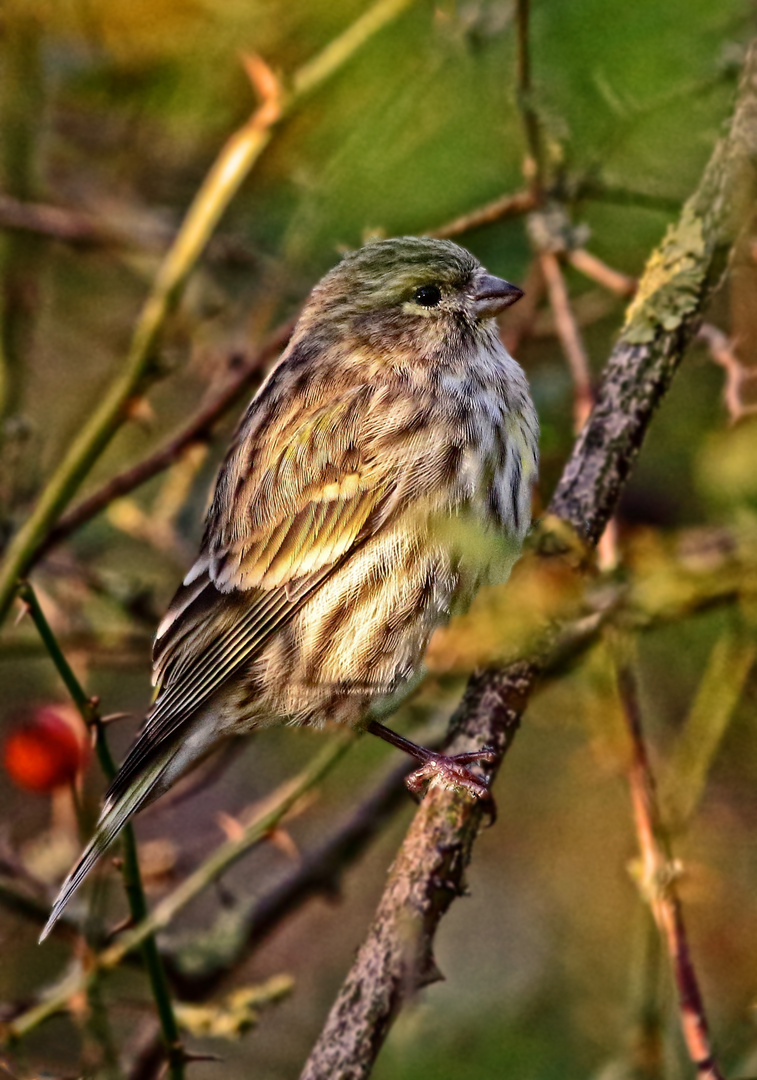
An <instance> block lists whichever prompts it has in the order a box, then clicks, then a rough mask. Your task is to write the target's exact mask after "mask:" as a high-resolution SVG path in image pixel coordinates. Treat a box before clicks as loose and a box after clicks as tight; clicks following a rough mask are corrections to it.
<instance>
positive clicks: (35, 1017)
mask: <svg viewBox="0 0 757 1080" xmlns="http://www.w3.org/2000/svg"><path fill="white" fill-rule="evenodd" d="M354 740H355V735H354V733H353V732H351V731H350V732H345V733H342V734H340V735H339V736H338V737H336V738H335V739H333V740H332V741H331V742H330V743H329V745H328V746H327V747H326V748H325V749H324V750H322V751H321V753H320V754H318V755H317V757H316V758H315V759H314V760H313V761H312V762H311V763H310V764H309V765H308V766H307V768H305V769H304V770H303V771H302V772H301V773H300V775H299V776H298V777H296V778H295V779H294V780H293V781H291V782H290V783H288V784H286V785H285V787H284V790H283V792H279V793H278V794H275V795H274V797H273V799H272V801H271V802H270V803H269V805H268V806H267V807H266V808H265V809H264V810H263V811H262V812H261V813H260V814H259V815H258V816H257V817H256V818H255V820H254V821H252V822H251V823H250V824H249V825H248V826H247V827H246V828H245V830H244V831H243V833H242V835H241V836H240V837H238V838H236V839H233V840H228V841H227V842H226V843H224V844H221V846H220V847H219V848H217V849H216V850H215V851H214V852H213V854H212V855H210V856H209V857H208V858H207V859H206V860H205V862H204V863H202V864H201V865H200V866H199V867H198V868H197V869H196V870H195V871H194V872H193V873H191V874H190V875H189V876H188V877H187V878H185V879H184V881H182V882H181V883H180V884H179V885H177V887H176V888H175V889H174V890H173V892H171V893H169V894H168V896H166V897H164V898H163V899H162V900H161V901H160V903H158V904H156V906H155V908H154V909H153V910H152V912H150V913H149V914H145V916H144V917H143V918H142V919H141V920H140V921H139V922H138V923H137V925H136V926H134V927H132V928H131V929H129V930H126V931H125V932H124V933H123V934H122V935H121V936H120V937H119V939H118V941H116V943H115V944H113V945H111V946H110V947H109V948H107V949H104V950H103V951H102V952H100V953H96V954H95V955H92V956H89V957H88V958H87V965H86V968H83V969H82V968H77V969H76V970H74V971H73V972H71V973H70V974H69V975H66V976H65V977H64V978H63V980H62V981H61V982H60V983H59V984H58V986H57V987H55V988H54V989H53V990H52V991H51V992H50V993H49V994H48V995H46V997H45V999H44V1001H41V1002H40V1003H39V1004H38V1005H35V1006H33V1007H32V1008H31V1009H28V1010H27V1011H26V1012H24V1013H22V1014H21V1015H20V1016H17V1017H16V1018H15V1020H12V1021H10V1022H9V1023H8V1024H5V1025H4V1026H3V1028H2V1032H0V1034H2V1037H3V1039H4V1040H5V1041H11V1040H13V1039H19V1038H22V1037H23V1036H25V1035H27V1034H28V1033H29V1032H30V1031H32V1030H33V1029H34V1028H35V1027H37V1026H38V1025H39V1024H41V1023H42V1022H43V1021H44V1020H46V1019H47V1018H48V1017H50V1016H53V1015H54V1014H55V1013H58V1012H61V1011H62V1010H64V1009H65V1008H66V1007H67V1004H68V1002H69V1001H70V1000H71V998H72V997H73V996H74V995H76V994H80V993H81V992H82V991H85V990H86V989H87V988H88V987H89V986H90V984H91V982H92V980H93V979H95V978H96V977H97V976H98V975H99V974H100V973H101V972H104V971H111V970H112V969H113V968H115V967H118V966H119V964H121V962H122V961H123V960H124V959H125V957H127V956H128V955H129V953H131V952H133V951H134V949H137V948H139V947H140V946H142V945H143V943H144V942H145V941H147V940H148V939H151V938H153V936H154V935H155V934H156V933H157V932H158V931H160V930H163V929H165V927H167V926H168V925H169V923H170V922H171V921H172V920H173V919H174V918H175V916H176V915H177V914H178V913H179V912H180V911H182V910H183V909H184V908H185V907H186V906H187V904H189V903H190V902H191V901H192V900H194V899H195V897H196V896H199V894H200V893H201V892H202V891H203V890H204V889H205V888H206V887H207V886H208V885H209V884H210V883H211V882H213V881H216V880H217V879H218V878H219V877H220V876H221V875H222V874H224V873H225V872H226V870H228V869H229V867H231V866H232V865H233V864H234V863H235V862H237V861H238V860H239V859H241V858H242V856H243V855H245V854H246V853H247V852H248V851H250V850H251V849H252V848H253V847H255V846H256V845H257V844H259V843H261V842H262V841H263V840H265V839H266V837H268V836H269V835H270V833H271V832H272V830H273V829H274V828H275V827H276V826H277V825H278V824H279V823H280V822H281V820H282V819H283V818H284V817H285V815H286V814H287V813H289V811H290V810H291V809H292V808H293V807H294V805H295V804H296V803H297V802H299V800H300V799H301V798H302V797H303V795H306V794H307V792H309V791H310V790H312V788H314V787H315V786H316V785H317V784H319V783H320V782H321V780H322V779H323V778H324V777H325V776H326V774H327V773H328V772H329V771H330V770H331V769H332V768H333V767H334V766H335V765H336V763H337V762H338V761H339V760H340V759H341V758H342V757H343V756H344V754H345V753H346V752H347V750H348V749H349V748H350V746H351V745H352V743H353V742H354Z"/></svg>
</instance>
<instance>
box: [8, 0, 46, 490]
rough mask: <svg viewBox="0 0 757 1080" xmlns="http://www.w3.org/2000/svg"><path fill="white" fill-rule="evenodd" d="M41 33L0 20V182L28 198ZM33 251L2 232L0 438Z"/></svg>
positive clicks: (11, 398) (31, 295)
mask: <svg viewBox="0 0 757 1080" xmlns="http://www.w3.org/2000/svg"><path fill="white" fill-rule="evenodd" d="M40 39H41V29H40V25H39V23H38V22H37V20H36V19H35V18H34V17H33V16H30V15H29V14H28V13H27V14H22V13H21V12H18V13H17V15H16V17H14V18H13V19H6V20H4V25H3V41H2V53H3V55H2V64H3V69H4V70H3V81H2V84H1V85H0V129H2V132H3V139H2V147H1V152H0V183H2V186H3V187H4V188H6V190H9V191H12V192H13V193H14V194H15V195H17V196H18V197H19V198H21V199H27V198H30V197H31V196H32V194H33V192H34V190H35V188H36V183H37V175H36V174H37V142H38V134H39V116H40V114H41V112H42V111H43V108H44V69H43V65H42V60H41V42H40ZM38 256H39V249H38V245H37V244H36V242H35V241H34V239H33V238H30V237H23V236H13V237H7V238H6V240H5V243H4V245H3V258H2V268H1V270H0V440H2V439H3V438H4V437H5V436H6V435H7V434H8V433H9V432H8V425H7V421H9V420H12V419H13V418H17V417H19V415H20V413H21V409H22V407H23V399H24V395H25V386H26V380H27V373H28V367H29V365H28V350H29V345H30V342H31V334H32V331H33V325H34V317H35V309H36V306H37V296H38V286H39V277H40V275H39V258H38ZM12 472H13V473H14V474H15V469H12ZM4 479H5V482H4V484H3V486H4V487H5V489H6V490H5V491H4V492H0V497H3V496H4V497H5V498H6V499H7V501H8V504H9V505H10V504H12V503H13V502H14V501H15V499H16V497H17V496H18V494H19V492H18V491H17V490H16V487H17V479H18V478H17V476H16V475H9V476H7V477H5V478H4Z"/></svg>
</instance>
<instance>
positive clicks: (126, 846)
mask: <svg viewBox="0 0 757 1080" xmlns="http://www.w3.org/2000/svg"><path fill="white" fill-rule="evenodd" d="M19 596H20V598H21V600H22V602H23V603H24V604H25V605H26V607H27V609H28V611H29V614H30V615H31V618H32V619H33V621H34V624H35V626H36V627H37V630H38V631H39V635H40V637H41V638H42V640H43V642H44V643H45V647H46V648H47V650H48V652H49V654H50V658H51V660H52V661H53V663H54V664H55V666H56V668H57V669H58V672H59V674H60V677H61V679H62V680H63V682H64V683H65V685H66V689H67V690H68V692H69V693H70V695H71V698H72V699H73V702H74V704H75V705H76V708H77V709H78V711H79V714H80V715H81V718H82V720H83V721H84V723H85V724H86V725H87V726H88V727H89V728H90V729H91V730H92V732H93V734H94V738H95V749H96V752H97V756H98V759H99V761H100V765H101V767H102V770H103V772H104V773H105V776H106V778H107V779H108V780H112V779H113V777H114V776H115V774H116V766H115V762H114V761H113V758H112V756H111V753H110V749H109V748H108V744H107V742H106V740H105V733H104V730H103V727H102V722H101V720H100V715H99V712H98V709H97V703H96V702H95V701H94V700H93V699H92V698H90V697H88V696H87V694H86V693H85V691H84V689H83V688H82V686H81V684H80V682H79V680H78V679H77V678H76V675H75V674H74V672H73V670H72V669H71V667H70V665H69V663H68V661H67V660H66V658H65V656H64V655H63V653H62V651H61V649H60V646H59V645H58V642H57V639H56V638H55V635H54V634H53V632H52V630H51V629H50V625H49V623H48V622H47V619H46V618H45V615H44V613H43V611H42V608H41V607H40V604H39V601H38V599H37V596H36V594H35V592H34V590H33V589H32V588H31V586H30V585H29V584H28V583H25V584H24V585H22V587H21V589H20V590H19ZM121 847H122V850H123V877H124V888H125V890H126V896H127V899H128V902H129V911H130V913H131V918H132V919H133V921H134V922H135V923H140V922H141V921H142V920H143V919H144V918H145V917H146V915H147V900H146V899H145V893H144V889H143V888H142V877H141V874H140V870H139V860H138V858H137V842H136V839H135V837H134V830H133V829H132V827H131V825H127V826H126V828H125V829H124V831H123V833H122V839H121ZM140 944H141V947H142V956H143V959H144V964H145V968H146V969H147V974H148V977H149V979H150V985H151V987H152V992H153V997H154V998H155V1005H156V1007H157V1012H158V1018H159V1020H160V1027H161V1033H162V1037H163V1045H164V1049H165V1053H166V1056H167V1059H168V1069H169V1074H170V1077H171V1080H183V1078H184V1049H183V1047H182V1045H181V1042H180V1041H179V1029H178V1026H177V1024H176V1018H175V1016H174V1011H173V1005H172V1004H171V994H170V990H169V987H168V980H167V978H166V972H165V968H164V967H163V961H162V960H161V958H160V954H159V953H158V946H157V943H156V941H155V935H154V934H146V935H145V936H144V937H143V938H142V941H141V942H140ZM94 979H95V976H94V975H93V978H92V980H90V983H89V986H92V985H93V983H94Z"/></svg>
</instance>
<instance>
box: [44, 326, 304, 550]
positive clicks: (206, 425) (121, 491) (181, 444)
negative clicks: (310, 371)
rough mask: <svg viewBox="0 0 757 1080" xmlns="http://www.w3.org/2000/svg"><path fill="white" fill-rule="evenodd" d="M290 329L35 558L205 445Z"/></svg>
mask: <svg viewBox="0 0 757 1080" xmlns="http://www.w3.org/2000/svg"><path fill="white" fill-rule="evenodd" d="M292 326H293V323H292V321H291V320H290V321H289V322H286V323H282V325H281V326H279V327H277V328H276V329H275V330H274V331H273V332H272V333H271V334H269V336H268V338H267V339H266V340H265V341H264V342H263V344H262V345H261V346H260V348H259V349H257V351H256V352H254V353H253V354H252V356H250V358H249V359H248V360H247V362H246V363H245V364H244V365H243V366H242V368H241V370H240V371H239V372H238V373H237V374H236V375H235V376H234V378H233V379H232V381H231V382H230V383H229V385H228V386H227V387H226V388H225V389H224V390H222V391H221V393H220V394H218V396H217V397H215V398H214V399H213V401H211V402H210V403H209V404H208V405H205V406H204V407H203V408H201V409H200V410H199V412H198V413H197V414H196V415H195V416H194V417H193V418H192V420H190V422H189V423H188V424H187V425H186V427H185V428H183V429H182V430H181V431H180V432H179V433H178V434H177V435H175V436H174V437H173V438H172V439H169V440H168V442H166V443H164V444H163V446H161V447H159V448H158V449H157V450H156V451H155V452H154V453H152V454H150V455H149V456H148V457H146V458H144V459H143V460H142V461H140V462H138V463H137V464H136V465H133V466H132V467H131V468H129V469H124V471H123V472H121V473H118V474H117V475H116V476H114V477H112V478H111V479H110V480H108V481H107V482H106V483H105V484H103V486H102V487H101V488H99V489H98V490H97V491H95V492H94V493H93V494H92V495H90V496H88V497H87V498H86V499H83V500H82V501H81V502H80V503H79V504H78V505H77V506H75V507H74V508H73V509H72V510H69V512H68V513H67V514H64V515H63V517H62V518H61V519H60V521H59V522H58V524H57V525H56V526H55V528H54V529H52V531H51V532H50V533H49V534H48V536H47V538H46V539H45V541H44V543H42V544H41V545H40V547H39V549H38V551H37V557H39V556H40V555H42V554H44V553H45V552H46V551H49V549H50V548H52V547H55V546H56V544H60V543H61V542H62V541H63V540H66V539H67V538H68V537H69V536H70V535H71V533H73V532H76V530H77V529H80V528H81V527H82V525H86V523H87V522H88V521H91V519H92V518H93V517H96V516H97V514H99V513H100V512H101V511H102V510H104V509H105V508H106V506H109V505H110V503H112V502H113V501H114V500H115V499H120V498H122V497H123V496H124V495H128V494H129V492H131V491H134V490H135V488H138V487H141V485H142V484H145V483H147V481H148V480H151V479H152V478H153V477H154V476H157V475H158V474H159V473H161V472H163V471H164V470H165V469H167V468H168V467H169V466H170V465H173V464H174V463H175V462H177V461H179V459H180V458H181V457H182V456H183V455H184V453H185V452H186V451H187V450H188V449H189V448H190V447H191V446H195V445H196V444H198V443H202V442H207V441H208V440H209V439H210V438H211V435H212V433H213V428H214V427H215V425H216V424H217V423H218V421H219V420H220V419H221V418H222V417H223V416H224V415H225V414H226V413H227V412H228V411H229V409H231V408H232V407H233V406H234V405H235V404H236V403H237V401H239V398H240V397H241V396H242V395H243V394H244V393H245V391H247V390H249V389H250V387H251V386H254V385H255V383H256V382H257V381H258V379H259V378H260V376H261V372H262V370H263V369H264V368H265V366H266V365H267V364H268V362H269V361H270V360H272V359H273V358H274V357H275V356H276V354H277V353H278V352H279V351H280V350H281V349H282V348H283V347H284V346H285V345H286V343H287V341H288V340H289V336H290V334H291V333H292Z"/></svg>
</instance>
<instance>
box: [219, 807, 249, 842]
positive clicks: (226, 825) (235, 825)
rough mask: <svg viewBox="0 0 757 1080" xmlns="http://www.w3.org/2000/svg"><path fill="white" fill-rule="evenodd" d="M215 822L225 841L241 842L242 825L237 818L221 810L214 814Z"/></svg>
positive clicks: (242, 834)
mask: <svg viewBox="0 0 757 1080" xmlns="http://www.w3.org/2000/svg"><path fill="white" fill-rule="evenodd" d="M216 822H217V823H218V825H219V827H220V828H221V830H222V832H223V833H224V835H225V837H226V839H227V840H241V839H242V837H243V836H244V825H243V824H242V822H241V821H240V820H239V818H235V817H232V815H231V814H227V813H225V812H224V811H223V810H221V811H220V812H219V813H218V814H216Z"/></svg>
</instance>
